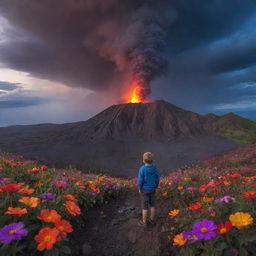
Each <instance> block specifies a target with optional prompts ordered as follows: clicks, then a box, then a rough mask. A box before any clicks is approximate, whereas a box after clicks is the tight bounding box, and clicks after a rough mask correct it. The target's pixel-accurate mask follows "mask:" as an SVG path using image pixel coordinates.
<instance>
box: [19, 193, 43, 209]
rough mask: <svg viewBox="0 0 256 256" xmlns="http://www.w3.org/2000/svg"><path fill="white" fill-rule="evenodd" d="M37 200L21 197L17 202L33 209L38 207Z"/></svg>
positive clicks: (36, 198) (35, 198)
mask: <svg viewBox="0 0 256 256" xmlns="http://www.w3.org/2000/svg"><path fill="white" fill-rule="evenodd" d="M38 201H39V198H38V197H28V196H26V197H22V198H21V199H20V200H19V202H20V203H23V204H25V205H27V206H28V207H30V208H35V207H37V205H38Z"/></svg>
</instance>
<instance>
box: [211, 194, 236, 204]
mask: <svg viewBox="0 0 256 256" xmlns="http://www.w3.org/2000/svg"><path fill="white" fill-rule="evenodd" d="M233 202H235V198H234V197H231V196H229V195H228V196H224V197H221V198H219V199H216V200H215V203H233Z"/></svg>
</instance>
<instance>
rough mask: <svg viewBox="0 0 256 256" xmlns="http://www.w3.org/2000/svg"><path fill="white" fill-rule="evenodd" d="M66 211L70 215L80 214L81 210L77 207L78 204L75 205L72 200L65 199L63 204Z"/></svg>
mask: <svg viewBox="0 0 256 256" xmlns="http://www.w3.org/2000/svg"><path fill="white" fill-rule="evenodd" d="M63 205H64V206H65V207H66V209H67V211H68V212H69V213H70V214H71V215H74V216H76V215H79V214H81V210H80V208H79V206H77V205H76V204H75V203H74V202H72V201H67V202H66V203H65V204H63Z"/></svg>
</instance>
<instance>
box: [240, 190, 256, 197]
mask: <svg viewBox="0 0 256 256" xmlns="http://www.w3.org/2000/svg"><path fill="white" fill-rule="evenodd" d="M243 197H244V198H248V199H253V198H256V190H253V191H247V192H244V193H243Z"/></svg>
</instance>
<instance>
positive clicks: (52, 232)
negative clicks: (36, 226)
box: [35, 228, 60, 251]
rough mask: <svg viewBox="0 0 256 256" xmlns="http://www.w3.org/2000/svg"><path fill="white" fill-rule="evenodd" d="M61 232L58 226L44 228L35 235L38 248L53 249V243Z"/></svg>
mask: <svg viewBox="0 0 256 256" xmlns="http://www.w3.org/2000/svg"><path fill="white" fill-rule="evenodd" d="M59 233H60V232H59V230H58V229H57V228H42V229H41V230H40V231H39V233H38V234H37V235H36V236H35V240H36V241H37V242H38V246H37V250H38V251H43V250H45V249H46V250H51V249H52V247H53V245H54V244H55V243H56V242H57V237H58V235H59Z"/></svg>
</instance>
